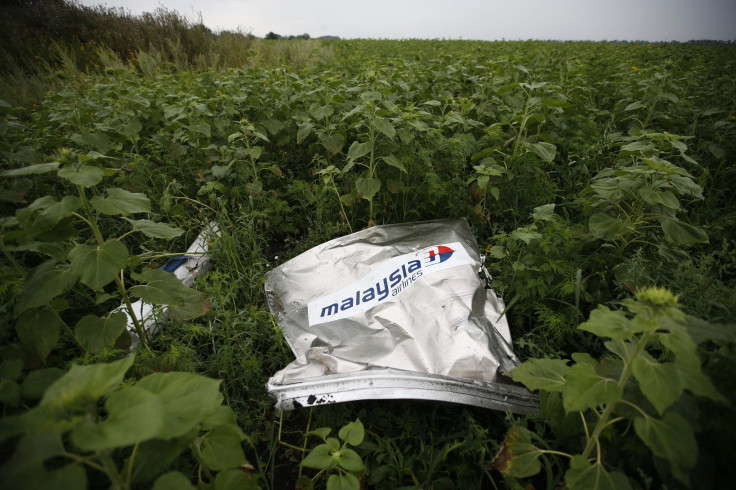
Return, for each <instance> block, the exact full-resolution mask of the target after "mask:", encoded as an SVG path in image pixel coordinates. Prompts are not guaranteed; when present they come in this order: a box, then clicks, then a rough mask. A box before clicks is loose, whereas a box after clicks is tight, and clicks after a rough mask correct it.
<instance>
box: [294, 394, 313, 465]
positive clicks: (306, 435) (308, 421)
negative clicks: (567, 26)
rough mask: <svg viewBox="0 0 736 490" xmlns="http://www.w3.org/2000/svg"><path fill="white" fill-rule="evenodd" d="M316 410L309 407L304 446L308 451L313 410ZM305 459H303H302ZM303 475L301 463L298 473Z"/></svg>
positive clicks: (303, 448) (304, 450) (305, 450)
mask: <svg viewBox="0 0 736 490" xmlns="http://www.w3.org/2000/svg"><path fill="white" fill-rule="evenodd" d="M313 410H314V407H309V418H308V419H307V431H306V432H305V433H304V445H303V446H302V452H303V453H306V452H307V439H309V429H310V428H311V426H312V411H313ZM302 460H303V459H302ZM297 476H298V477H299V476H302V465H299V474H298V475H297Z"/></svg>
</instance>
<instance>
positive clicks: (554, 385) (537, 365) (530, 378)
mask: <svg viewBox="0 0 736 490" xmlns="http://www.w3.org/2000/svg"><path fill="white" fill-rule="evenodd" d="M569 369H570V368H569V367H568V365H567V361H565V360H562V359H530V360H528V361H526V362H523V363H521V364H519V365H518V366H516V367H515V368H514V369H513V370H512V371H511V372H510V373H509V375H510V376H511V378H512V379H513V380H514V381H518V382H519V383H523V384H524V386H526V387H527V388H529V389H530V390H546V391H562V390H563V389H565V374H567V371H568V370H569Z"/></svg>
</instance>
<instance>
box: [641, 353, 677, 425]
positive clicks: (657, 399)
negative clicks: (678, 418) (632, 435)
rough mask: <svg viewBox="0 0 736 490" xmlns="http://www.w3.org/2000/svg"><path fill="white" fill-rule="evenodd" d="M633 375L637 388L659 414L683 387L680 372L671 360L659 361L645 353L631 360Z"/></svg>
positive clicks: (675, 399)
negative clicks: (637, 384) (637, 383)
mask: <svg viewBox="0 0 736 490" xmlns="http://www.w3.org/2000/svg"><path fill="white" fill-rule="evenodd" d="M632 370H633V373H634V377H635V378H636V380H637V381H638V382H639V389H641V392H642V393H644V395H645V396H646V397H647V399H648V400H649V401H650V402H651V403H652V405H654V407H655V408H656V409H657V411H658V412H659V413H660V414H661V413H664V411H665V409H666V408H667V407H669V406H670V405H672V404H673V403H674V402H675V401H677V399H678V398H680V395H681V394H682V390H683V389H684V386H683V382H682V379H681V378H680V373H679V372H678V370H677V368H676V367H675V366H674V365H673V364H672V363H671V362H665V363H659V362H657V361H656V360H655V359H652V358H650V357H649V356H648V355H646V354H640V355H638V356H637V357H635V358H634V360H633V361H632Z"/></svg>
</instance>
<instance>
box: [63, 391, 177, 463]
mask: <svg viewBox="0 0 736 490" xmlns="http://www.w3.org/2000/svg"><path fill="white" fill-rule="evenodd" d="M105 408H106V409H107V413H108V417H107V419H105V420H104V421H102V422H98V423H89V424H84V425H80V426H78V427H76V428H75V429H74V430H73V431H72V433H71V439H72V442H74V444H75V445H76V446H77V447H78V448H80V449H82V450H83V451H102V450H106V449H114V448H117V447H125V446H132V445H133V444H137V443H139V442H143V441H145V440H147V439H152V438H154V437H168V434H166V433H165V432H163V429H164V417H165V415H166V414H165V412H164V408H163V403H162V402H161V400H160V399H159V397H158V396H156V395H155V394H153V393H150V392H149V391H146V390H144V389H142V388H139V387H137V386H135V385H133V386H127V387H125V388H123V389H121V390H120V391H116V392H115V393H113V394H111V395H110V396H109V397H108V398H107V402H106V403H105Z"/></svg>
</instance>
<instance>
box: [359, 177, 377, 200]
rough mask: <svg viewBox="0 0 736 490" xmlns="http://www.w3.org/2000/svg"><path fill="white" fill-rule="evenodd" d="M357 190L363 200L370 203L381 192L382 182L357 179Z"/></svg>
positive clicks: (371, 179)
mask: <svg viewBox="0 0 736 490" xmlns="http://www.w3.org/2000/svg"><path fill="white" fill-rule="evenodd" d="M355 190H357V191H358V194H360V195H361V196H362V197H363V199H366V200H368V201H370V200H371V199H373V197H374V196H375V195H376V194H377V193H378V191H379V190H381V181H380V180H379V179H375V178H367V177H359V178H357V179H355Z"/></svg>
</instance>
